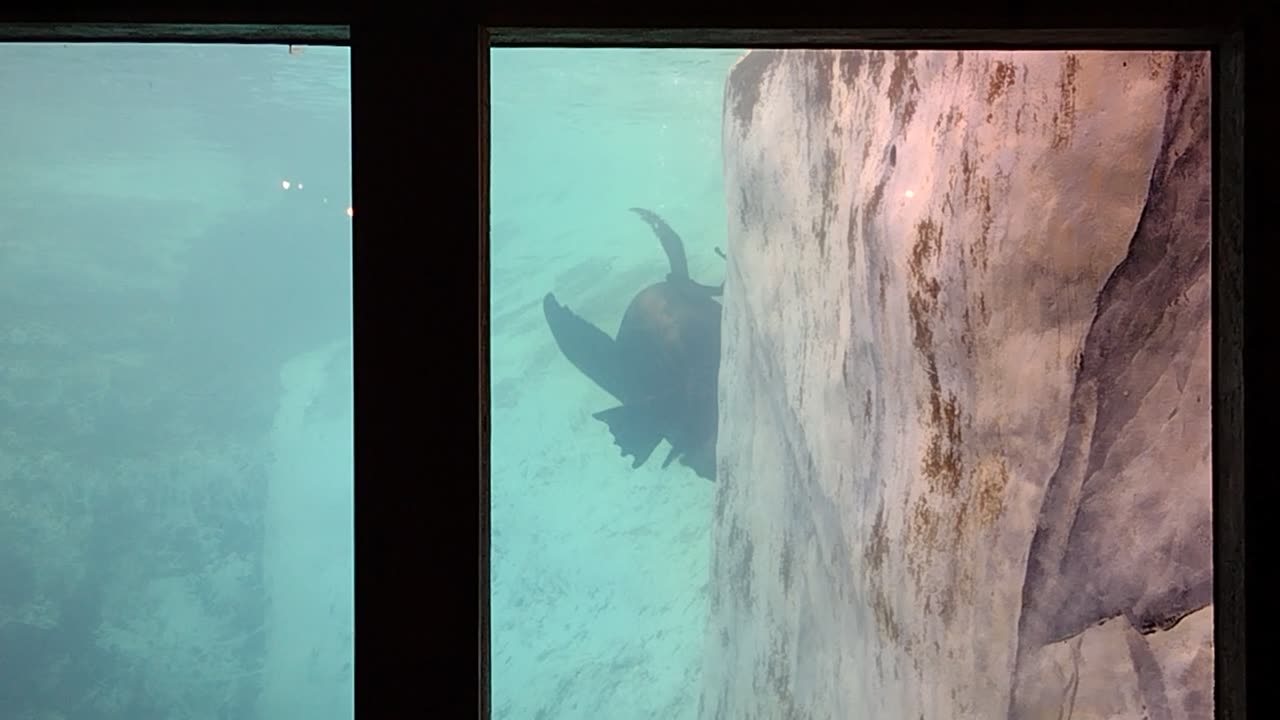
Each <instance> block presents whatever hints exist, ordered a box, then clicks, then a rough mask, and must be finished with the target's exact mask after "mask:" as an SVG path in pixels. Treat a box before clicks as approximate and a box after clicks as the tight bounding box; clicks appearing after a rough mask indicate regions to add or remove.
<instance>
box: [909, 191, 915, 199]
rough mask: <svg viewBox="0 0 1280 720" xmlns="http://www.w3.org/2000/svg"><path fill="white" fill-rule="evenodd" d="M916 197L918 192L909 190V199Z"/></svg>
mask: <svg viewBox="0 0 1280 720" xmlns="http://www.w3.org/2000/svg"><path fill="white" fill-rule="evenodd" d="M915 196H916V191H915V190H908V191H907V197H909V198H913V197H915Z"/></svg>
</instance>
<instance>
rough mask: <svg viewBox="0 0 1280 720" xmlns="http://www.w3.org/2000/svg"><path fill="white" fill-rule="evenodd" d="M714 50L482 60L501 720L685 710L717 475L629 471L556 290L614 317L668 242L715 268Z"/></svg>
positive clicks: (707, 269) (495, 640) (537, 53)
mask: <svg viewBox="0 0 1280 720" xmlns="http://www.w3.org/2000/svg"><path fill="white" fill-rule="evenodd" d="M740 55H741V53H740V52H739V51H727V50H674V49H672V50H666V49H663V50H632V49H626V50H624V49H590V50H586V49H524V48H519V49H517V48H509V49H495V50H494V51H493V52H492V55H491V80H490V98H491V107H492V116H491V136H490V148H491V158H492V165H491V196H490V203H491V213H492V215H491V218H490V222H491V261H490V262H491V296H490V316H491V319H492V336H491V340H492V343H491V362H492V367H491V382H492V386H491V390H492V446H491V459H492V474H491V487H492V505H491V523H492V537H491V541H492V558H491V565H490V582H491V586H490V592H491V629H492V647H491V655H492V676H491V686H492V706H493V717H494V718H497V719H499V720H515V719H520V720H524V719H526V718H528V719H530V720H553V719H554V720H573V719H575V718H590V719H591V720H596V719H598V718H610V720H629V719H631V718H636V719H640V718H644V719H646V720H648V719H651V718H664V719H665V718H671V719H674V720H678V719H680V718H693V717H695V716H696V711H697V706H698V694H699V690H700V679H701V663H702V650H703V632H704V626H705V621H706V613H707V601H708V592H707V590H708V585H707V583H708V578H709V563H710V523H711V508H712V500H713V497H714V492H715V486H714V485H713V484H712V483H709V482H707V481H705V480H703V479H701V478H698V477H697V476H696V475H694V474H693V472H692V471H691V470H689V469H688V468H685V467H683V466H681V465H679V464H678V463H677V464H673V465H672V466H670V467H668V468H666V469H665V470H664V469H662V468H661V467H660V466H661V459H662V456H664V455H665V450H664V449H663V448H661V447H660V448H659V449H658V452H656V453H655V457H654V458H652V459H650V461H649V462H648V463H647V464H646V465H645V466H644V467H642V468H640V469H636V470H633V469H632V468H631V466H630V465H631V464H630V462H629V460H627V459H624V458H622V457H621V456H620V455H619V453H618V450H617V448H616V447H615V446H614V445H613V441H612V438H611V436H610V435H609V433H608V429H607V428H606V426H605V425H603V424H602V423H600V422H599V421H597V420H595V419H593V418H592V417H591V413H593V412H596V411H599V410H604V409H606V408H609V407H611V406H612V405H613V404H615V403H614V401H613V399H612V398H611V397H609V396H608V395H607V394H606V393H604V391H602V390H600V389H599V388H597V387H595V386H594V385H593V384H592V383H591V382H590V381H588V380H587V379H586V378H585V377H584V376H583V375H582V374H581V373H579V372H578V371H577V370H576V369H575V368H574V367H573V366H572V365H570V364H569V362H568V361H567V360H566V359H565V358H564V357H563V356H562V355H561V354H560V352H559V350H558V349H557V347H556V345H555V343H554V341H553V340H552V337H551V334H550V332H549V331H548V329H547V325H546V322H545V320H544V318H543V315H542V307H541V303H542V297H543V295H544V294H546V293H547V292H549V291H550V292H554V293H555V294H556V297H557V299H558V300H559V301H560V302H562V303H564V304H565V305H567V306H568V307H570V308H572V309H573V310H574V311H575V312H577V313H578V314H580V315H581V316H583V317H584V318H585V319H587V320H589V321H591V322H592V323H594V324H595V325H597V326H598V327H600V328H601V329H603V330H605V331H606V332H608V333H609V334H611V335H612V334H613V333H614V332H615V331H616V330H617V327H618V322H619V321H620V319H621V317H622V313H623V310H624V309H625V308H626V305H627V303H628V302H629V301H630V300H631V298H632V296H633V295H634V294H635V293H636V292H637V291H639V290H640V289H641V288H643V287H644V286H645V285H647V284H649V283H651V282H655V281H657V280H660V279H662V277H663V276H664V275H665V274H666V272H667V260H666V256H665V255H664V254H663V252H662V248H661V247H660V246H659V244H658V241H657V240H656V239H655V237H654V235H653V233H652V231H651V230H650V229H649V227H648V226H647V225H645V224H644V223H643V222H641V221H640V219H639V218H638V217H636V216H635V215H634V214H632V213H630V212H628V208H631V207H643V208H648V209H650V210H653V211H654V212H656V213H658V214H659V215H661V216H662V217H663V218H665V219H666V220H667V222H668V223H670V224H671V226H672V227H673V228H674V229H675V230H676V231H677V232H678V233H680V235H681V236H682V237H683V239H684V241H685V245H686V252H687V254H688V256H689V266H690V271H691V274H692V275H693V276H694V278H695V279H697V280H700V281H701V282H704V283H708V284H718V283H719V282H721V281H722V279H723V277H724V261H723V260H721V259H720V258H719V257H718V256H717V255H716V254H715V252H714V249H715V248H716V247H717V246H718V247H721V248H723V247H724V245H725V215H724V213H725V210H724V207H725V205H724V199H723V187H722V174H721V155H720V115H721V102H722V98H723V92H724V81H725V78H726V75H727V73H728V70H729V68H730V66H731V65H732V64H733V62H734V61H735V60H736V59H737V58H738V57H739V56H740Z"/></svg>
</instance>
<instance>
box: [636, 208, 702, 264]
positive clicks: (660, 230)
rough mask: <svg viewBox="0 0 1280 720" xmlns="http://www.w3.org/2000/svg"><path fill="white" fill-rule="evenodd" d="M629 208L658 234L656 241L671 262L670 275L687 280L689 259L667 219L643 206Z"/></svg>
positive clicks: (681, 242) (682, 242)
mask: <svg viewBox="0 0 1280 720" xmlns="http://www.w3.org/2000/svg"><path fill="white" fill-rule="evenodd" d="M630 210H631V212H633V213H635V214H637V215H639V216H640V217H641V218H643V219H644V221H645V222H647V223H649V227H651V228H653V233H654V234H655V235H657V236H658V241H659V242H661V243H662V249H663V250H665V251H666V253H667V262H669V263H670V264H671V274H670V277H671V278H679V279H681V280H687V279H688V278H689V259H688V258H687V257H685V254H684V241H683V240H681V239H680V236H679V235H678V234H676V231H675V230H672V229H671V226H670V225H668V224H667V221H665V220H663V219H662V218H660V217H658V215H657V213H654V212H653V211H651V210H645V209H644V208H630Z"/></svg>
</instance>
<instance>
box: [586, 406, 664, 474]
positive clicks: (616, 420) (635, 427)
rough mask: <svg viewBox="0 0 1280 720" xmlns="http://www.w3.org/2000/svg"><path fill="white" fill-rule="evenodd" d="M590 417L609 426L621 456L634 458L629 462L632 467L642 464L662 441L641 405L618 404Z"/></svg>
mask: <svg viewBox="0 0 1280 720" xmlns="http://www.w3.org/2000/svg"><path fill="white" fill-rule="evenodd" d="M591 417H593V418H595V419H597V420H599V421H601V422H603V423H604V424H605V425H608V426H609V432H611V433H613V442H614V444H615V445H617V446H618V448H619V449H620V450H621V451H622V456H623V457H626V456H628V455H630V456H632V457H634V458H635V459H634V460H633V461H632V463H631V467H633V468H638V467H640V466H641V465H643V464H644V463H645V461H646V460H648V459H649V456H650V455H652V454H653V451H654V449H655V448H657V447H658V443H659V442H661V441H662V433H661V432H660V431H659V430H658V429H657V428H656V427H655V423H654V422H653V416H652V414H651V413H649V412H647V411H646V410H645V408H643V407H637V406H635V405H619V406H618V407H615V408H609V409H608V410H601V411H600V412H598V413H595V414H593V415H592V416H591ZM668 462H669V461H668ZM664 467H665V466H664Z"/></svg>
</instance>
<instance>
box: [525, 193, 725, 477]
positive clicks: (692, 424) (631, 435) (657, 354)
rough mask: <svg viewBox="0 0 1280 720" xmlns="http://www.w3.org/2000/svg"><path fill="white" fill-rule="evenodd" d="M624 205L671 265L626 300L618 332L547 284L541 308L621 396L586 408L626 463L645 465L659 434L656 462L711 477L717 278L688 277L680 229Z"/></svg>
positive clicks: (571, 348) (588, 371) (589, 368)
mask: <svg viewBox="0 0 1280 720" xmlns="http://www.w3.org/2000/svg"><path fill="white" fill-rule="evenodd" d="M631 212H634V213H636V214H637V215H639V216H640V217H641V218H643V219H644V220H645V222H647V223H649V226H650V227H651V228H653V231H654V234H656V235H657V236H658V240H659V241H660V242H661V243H662V248H663V250H665V251H666V253H667V261H668V263H669V264H670V266H671V269H670V272H668V273H667V277H666V279H664V280H662V281H661V282H658V283H654V284H653V285H650V286H648V287H646V288H645V289H643V290H641V291H640V293H639V294H637V295H636V296H635V298H633V299H632V300H631V304H630V305H628V306H627V310H626V312H625V313H624V314H623V316H622V322H621V324H620V325H619V326H618V333H617V335H616V337H612V338H611V337H609V335H608V334H607V333H605V332H604V331H603V330H600V329H599V328H597V327H595V326H594V325H592V324H591V323H589V322H587V321H586V320H584V319H582V318H581V317H579V316H578V315H576V314H574V313H573V311H571V310H569V309H568V308H567V307H565V306H563V305H561V304H560V303H559V302H557V301H556V298H555V295H554V294H552V293H547V295H546V296H545V297H544V298H543V301H542V310H543V313H544V314H545V315H546V318H547V325H548V326H549V327H550V328H551V334H552V336H553V337H554V338H555V341H556V344H557V345H558V346H559V347H560V351H561V352H562V353H564V356H565V357H566V358H568V360H569V362H571V363H573V365H574V366H575V367H577V368H578V369H579V370H580V371H582V373H583V374H584V375H586V376H587V377H588V378H590V379H591V380H592V381H593V382H595V383H596V384H597V385H599V386H600V388H601V389H603V390H604V391H605V392H607V393H609V394H610V395H612V396H613V397H615V398H617V400H618V402H619V403H621V404H620V405H618V406H617V407H613V408H609V409H608V410H602V411H600V412H597V413H594V414H593V415H592V417H594V418H596V419H597V420H600V421H601V422H603V423H605V424H606V425H607V426H608V427H609V431H610V432H611V433H612V434H613V439H614V444H615V445H617V446H618V448H619V449H620V450H621V453H622V455H623V456H624V457H626V456H631V457H632V458H634V460H633V462H632V464H631V467H633V468H638V467H640V466H641V465H644V463H645V462H646V461H647V460H648V459H649V456H650V455H652V454H653V451H654V449H655V448H657V446H658V443H659V442H661V441H662V440H666V441H667V443H668V444H669V445H670V446H671V452H670V453H668V454H667V458H666V460H664V461H663V463H662V467H664V468H665V467H667V466H668V465H670V464H671V462H672V460H675V459H679V460H680V463H681V464H682V465H685V466H686V467H689V468H690V469H692V470H693V471H694V472H695V473H696V474H697V475H698V476H700V477H703V478H705V479H707V480H711V481H712V482H714V481H715V478H716V451H715V447H716V430H717V423H718V420H719V417H718V415H719V410H718V407H717V404H716V390H717V382H718V379H719V373H720V309H721V308H720V303H719V302H717V301H716V300H715V299H714V298H716V297H718V296H720V295H722V294H723V290H724V285H723V284H721V285H719V286H713V285H703V284H701V283H698V282H695V281H694V280H693V279H691V278H690V277H689V263H688V259H687V258H686V257H685V252H684V242H683V241H682V240H681V239H680V236H679V235H677V234H676V232H675V231H674V230H672V229H671V227H670V226H669V225H667V223H666V222H665V221H664V220H663V219H662V218H660V217H658V216H657V215H656V214H654V213H653V212H651V211H649V210H645V209H643V208H631ZM717 252H719V251H718V250H717ZM722 256H723V254H722Z"/></svg>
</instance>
